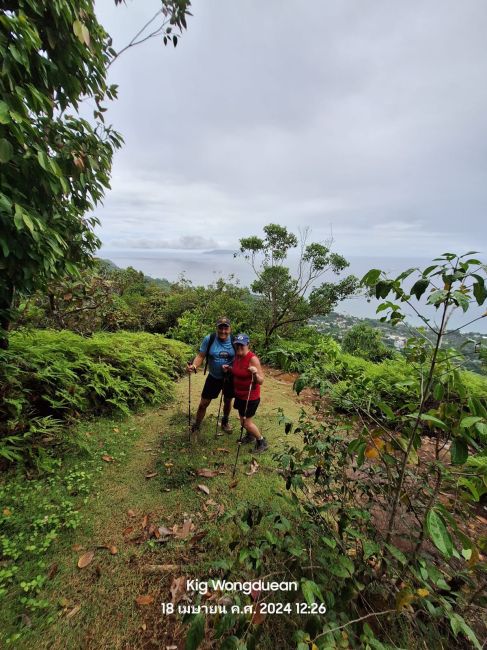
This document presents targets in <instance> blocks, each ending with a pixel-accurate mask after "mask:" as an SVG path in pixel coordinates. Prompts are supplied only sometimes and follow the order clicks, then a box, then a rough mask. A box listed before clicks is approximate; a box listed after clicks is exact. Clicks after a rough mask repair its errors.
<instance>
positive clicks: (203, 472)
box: [196, 467, 218, 478]
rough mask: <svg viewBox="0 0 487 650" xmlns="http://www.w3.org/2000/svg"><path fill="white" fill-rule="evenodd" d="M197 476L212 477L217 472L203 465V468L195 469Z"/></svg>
mask: <svg viewBox="0 0 487 650" xmlns="http://www.w3.org/2000/svg"><path fill="white" fill-rule="evenodd" d="M196 473H197V474H198V476H204V477H205V478H213V477H214V476H217V475H218V472H216V471H215V470H213V469H208V468H207V467H204V468H203V469H198V470H197V471H196Z"/></svg>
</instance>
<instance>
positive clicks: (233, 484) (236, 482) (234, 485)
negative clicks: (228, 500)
mask: <svg viewBox="0 0 487 650" xmlns="http://www.w3.org/2000/svg"><path fill="white" fill-rule="evenodd" d="M237 485H238V481H232V482H231V483H230V485H229V486H228V487H229V488H230V489H231V490H232V489H233V488H234V487H237Z"/></svg>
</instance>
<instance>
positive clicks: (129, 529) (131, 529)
mask: <svg viewBox="0 0 487 650" xmlns="http://www.w3.org/2000/svg"><path fill="white" fill-rule="evenodd" d="M133 532H134V527H133V526H127V528H124V529H123V531H122V535H123V536H124V537H126V536H127V535H130V533H133Z"/></svg>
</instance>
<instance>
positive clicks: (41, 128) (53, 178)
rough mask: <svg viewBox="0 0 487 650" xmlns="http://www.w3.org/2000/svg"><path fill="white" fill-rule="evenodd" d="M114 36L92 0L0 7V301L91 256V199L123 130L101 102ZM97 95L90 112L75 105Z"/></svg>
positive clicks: (102, 185) (104, 180)
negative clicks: (83, 113)
mask: <svg viewBox="0 0 487 650" xmlns="http://www.w3.org/2000/svg"><path fill="white" fill-rule="evenodd" d="M109 48H110V40H109V36H108V34H107V33H106V31H105V30H104V29H103V27H102V26H101V25H100V24H99V23H98V21H97V19H96V16H95V13H94V8H93V2H92V0H81V1H80V2H73V1H72V0H70V1H66V2H59V1H58V0H56V1H54V2H51V3H47V4H45V5H43V6H42V7H39V3H38V2H35V1H34V0H22V1H21V2H16V1H14V2H9V3H8V11H5V12H3V14H2V15H1V16H0V55H1V58H2V61H3V67H2V75H1V76H0V97H1V101H0V152H1V153H0V179H1V186H2V190H1V193H0V223H1V237H0V244H1V251H2V256H1V257H0V268H1V270H2V275H3V278H4V281H3V282H2V285H1V290H0V310H1V311H2V313H1V316H2V322H1V323H0V325H2V326H4V327H6V325H7V323H8V320H9V310H10V306H11V302H12V299H13V297H14V293H15V292H16V291H19V292H21V293H22V292H31V291H32V290H34V289H35V288H36V287H39V286H43V285H44V284H45V283H46V282H47V281H48V280H50V279H52V278H55V277H58V276H59V275H60V274H63V273H64V272H65V271H70V272H75V269H76V267H77V265H78V264H82V263H87V262H88V261H89V259H90V257H91V255H92V253H93V252H94V251H95V249H96V248H97V246H98V244H99V242H98V239H97V237H96V236H95V235H94V233H93V230H92V228H93V226H94V225H95V224H96V223H97V220H96V218H95V217H88V218H85V217H84V214H85V213H86V212H87V211H88V210H91V209H93V208H94V206H95V205H96V204H97V203H98V202H99V201H100V199H101V198H102V197H103V194H104V191H105V189H106V188H107V187H108V186H109V173H110V167H111V160H112V156H113V152H114V150H115V149H117V148H118V147H120V145H121V142H122V139H121V136H120V135H119V134H118V133H117V132H116V131H114V130H113V129H112V128H111V127H110V126H105V124H104V117H103V112H104V111H105V108H104V107H103V104H102V102H103V101H104V100H105V99H113V98H115V97H116V87H115V86H110V87H109V86H107V84H106V66H107V64H108V61H109V59H110V52H109ZM84 98H91V99H93V100H94V102H95V105H96V108H95V110H94V113H93V121H92V122H89V121H88V120H86V119H84V118H82V117H80V116H79V114H76V113H77V111H78V108H79V104H80V102H81V101H82V99H84Z"/></svg>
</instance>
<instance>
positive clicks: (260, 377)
mask: <svg viewBox="0 0 487 650" xmlns="http://www.w3.org/2000/svg"><path fill="white" fill-rule="evenodd" d="M249 370H250V372H251V373H252V375H253V376H254V381H255V382H256V383H257V384H260V385H262V384H263V383H264V371H263V370H262V366H261V365H260V361H259V358H258V357H252V363H251V364H250V365H249Z"/></svg>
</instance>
